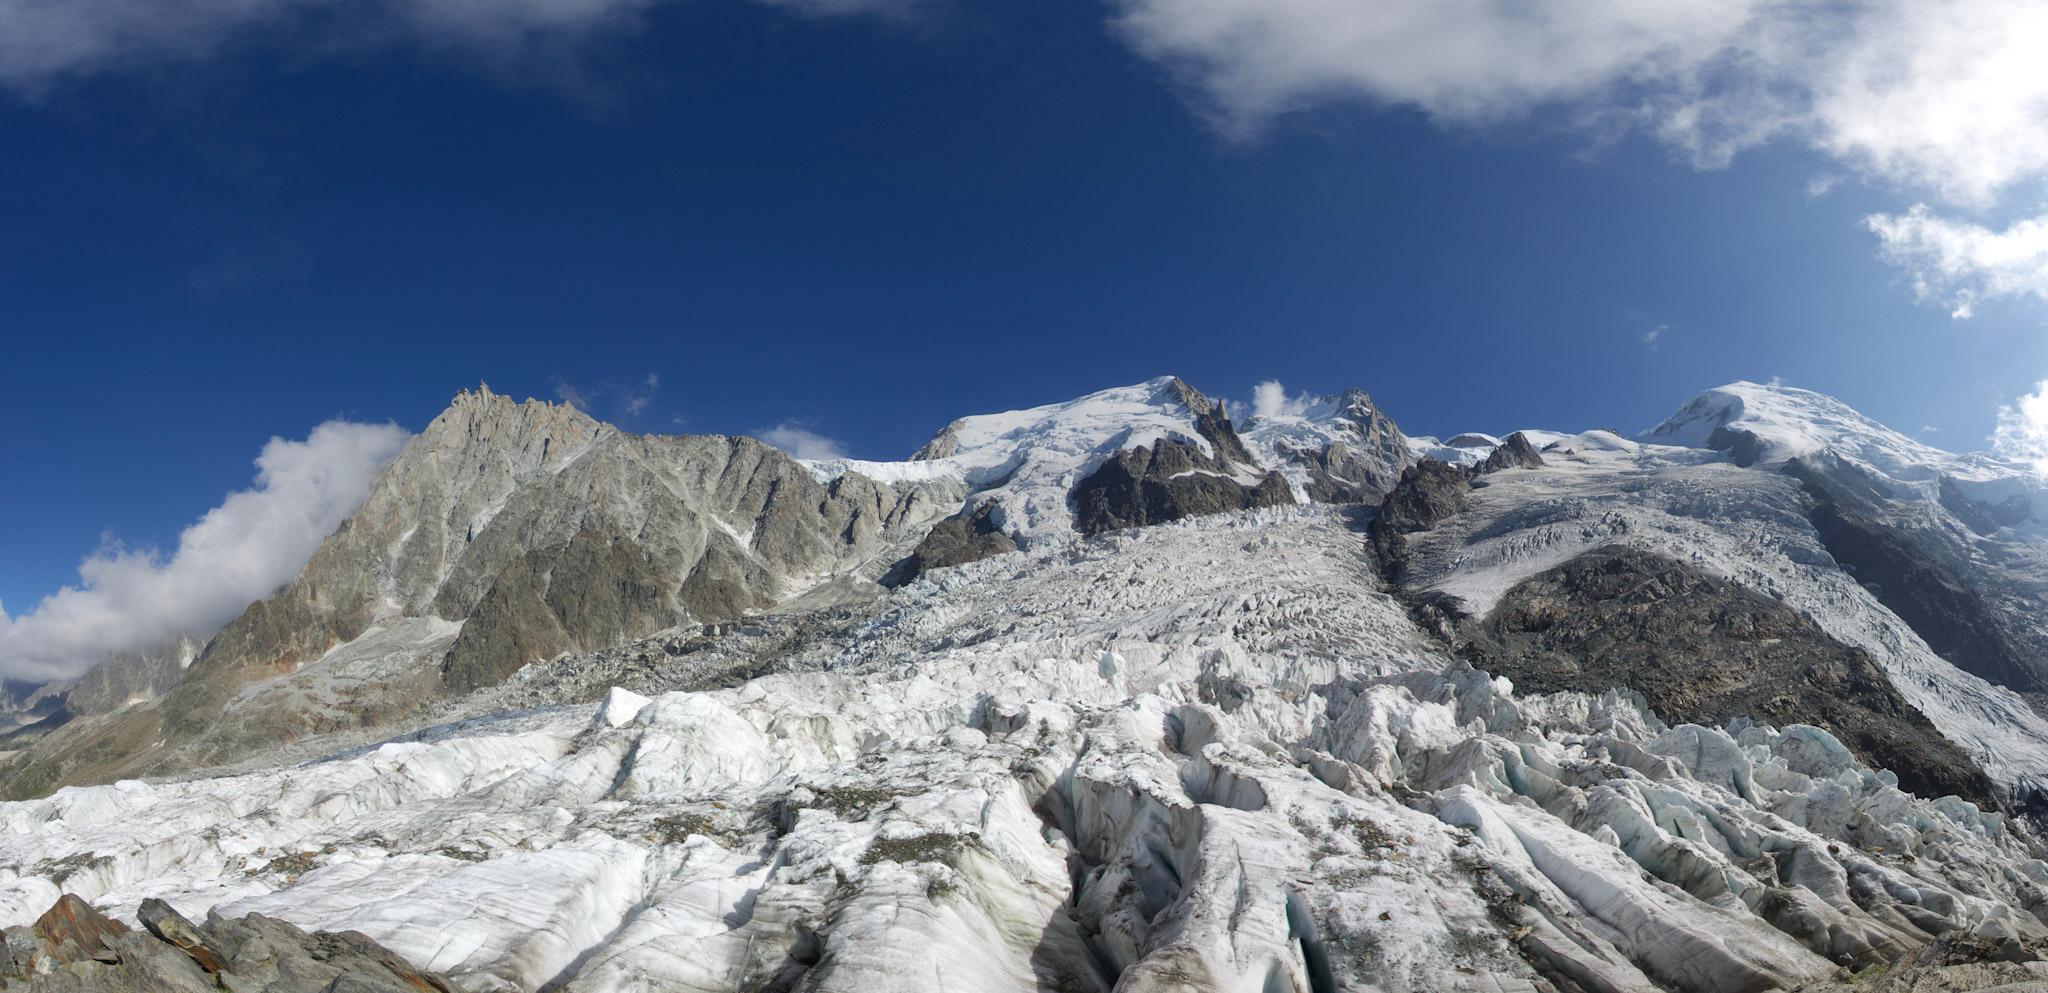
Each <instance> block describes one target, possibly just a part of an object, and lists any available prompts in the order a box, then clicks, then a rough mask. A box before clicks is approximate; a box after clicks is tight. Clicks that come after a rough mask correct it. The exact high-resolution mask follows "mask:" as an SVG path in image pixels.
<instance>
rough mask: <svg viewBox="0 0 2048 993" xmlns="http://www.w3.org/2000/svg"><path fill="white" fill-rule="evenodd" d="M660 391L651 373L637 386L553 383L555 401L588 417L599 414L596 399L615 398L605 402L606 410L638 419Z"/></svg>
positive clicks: (658, 383) (658, 376)
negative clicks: (588, 415)
mask: <svg viewBox="0 0 2048 993" xmlns="http://www.w3.org/2000/svg"><path fill="white" fill-rule="evenodd" d="M660 392H661V376H660V375H659V374H656V373H651V372H650V373H648V374H647V376H646V378H644V379H642V380H641V381H640V382H638V383H630V384H623V385H622V384H619V383H600V384H598V385H596V386H577V385H576V384H574V383H571V382H568V381H566V380H562V381H558V382H556V383H555V399H557V400H560V401H561V402H563V403H566V404H568V405H569V406H571V407H574V408H576V409H577V410H580V411H582V412H584V413H586V414H592V415H596V414H598V413H599V411H598V408H597V404H598V401H599V400H602V399H605V398H607V397H616V398H617V400H616V401H607V402H606V403H605V407H606V408H607V409H609V410H614V411H617V412H621V413H623V414H624V415H625V416H627V417H639V416H640V415H641V414H644V413H646V412H647V408H648V407H650V406H652V405H653V404H654V398H655V395H656V394H658V393H660Z"/></svg>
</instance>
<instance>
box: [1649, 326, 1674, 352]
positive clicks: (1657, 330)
mask: <svg viewBox="0 0 2048 993" xmlns="http://www.w3.org/2000/svg"><path fill="white" fill-rule="evenodd" d="M1669 330H1671V325H1669V324H1659V325H1657V326H1656V327H1654V328H1651V329H1650V330H1648V331H1645V332H1643V345H1644V346H1645V347H1647V348H1649V350H1650V351H1653V352H1654V351H1656V350H1657V343H1658V342H1660V341H1663V340H1664V332H1666V331H1669Z"/></svg>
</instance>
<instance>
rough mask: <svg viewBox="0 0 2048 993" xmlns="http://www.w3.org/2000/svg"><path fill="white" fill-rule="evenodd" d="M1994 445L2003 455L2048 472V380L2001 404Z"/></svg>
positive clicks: (1993, 435)
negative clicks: (2004, 404) (2003, 404)
mask: <svg viewBox="0 0 2048 993" xmlns="http://www.w3.org/2000/svg"><path fill="white" fill-rule="evenodd" d="M1991 447H1992V450H1993V451H1995V452H1997V453H1998V454H1999V456H2000V457H2001V458H2007V459H2012V460H2013V461H2015V462H2025V463H2027V464H2029V465H2031V466H2033V467H2034V471H2036V472H2039V473H2041V474H2043V475H2048V380H2043V381H2041V382H2040V383H2037V384H2035V385H2034V392H2032V393H2029V394H2026V395H2025V396H2022V397H2020V398H2019V399H2018V400H2017V401H2015V402H2013V403H2011V404H2008V405H2006V406H2003V407H2000V408H1998V430H1997V431H1996V432H1994V433H1993V434H1992V435H1991Z"/></svg>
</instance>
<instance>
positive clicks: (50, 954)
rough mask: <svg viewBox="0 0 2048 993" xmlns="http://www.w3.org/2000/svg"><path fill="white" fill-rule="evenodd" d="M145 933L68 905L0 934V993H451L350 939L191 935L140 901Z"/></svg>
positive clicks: (218, 926) (210, 928)
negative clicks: (1, 944)
mask: <svg viewBox="0 0 2048 993" xmlns="http://www.w3.org/2000/svg"><path fill="white" fill-rule="evenodd" d="M140 916H141V919H142V923H143V926H144V927H145V928H146V930H145V931H141V932H137V931H133V930H130V929H129V928H127V927H126V926H124V925H122V924H121V923H120V922H119V921H115V920H111V919H109V918H107V917H105V916H104V915H102V914H100V913H99V912H98V911H96V910H94V909H93V908H92V907H91V905H89V904H87V903H86V902H85V901H83V900H80V899H79V898H78V897H76V896H70V895H66V896H64V897H63V898H61V899H59V900H58V901H57V904H56V905H55V906H53V907H51V908H50V911H49V912H48V913H46V914H44V915H43V916H42V917H41V918H40V919H38V920H37V921H36V922H35V923H34V924H31V925H27V926H24V927H14V928H8V929H7V930H6V932H5V935H6V941H5V947H6V949H7V960H6V961H4V962H0V989H6V990H22V991H25V993H139V991H145V990H147V991H151V993H159V991H160V993H201V991H211V990H216V989H229V990H261V991H263V993H453V988H452V987H451V986H449V984H448V981H447V980H445V979H443V978H441V977H440V976H436V975H434V974H432V973H426V972H421V971H419V970H417V969H414V968H413V967H412V966H410V965H408V964H406V963H405V962H404V961H403V960H402V959H400V958H399V957H398V956H396V955H394V954H392V953H391V952H390V951H389V950H387V949H385V948H384V947H383V946H381V945H379V944H377V943H376V942H375V941H372V940H370V939H369V938H368V937H366V936H364V935H362V934H358V933H356V932H353V931H347V932H341V933H338V934H337V933H330V932H326V931H320V932H315V933H313V934H307V933H306V932H304V931H302V930H300V929H298V928H296V927H294V926H292V925H291V924H288V923H286V922H284V921H280V920H277V919H275V918H270V917H264V916H262V915H260V914H250V915H248V916H246V917H243V918H241V919H239V920H228V919H226V918H222V917H218V916H209V917H208V918H207V920H206V923H205V924H204V925H203V926H201V925H194V924H193V923H192V922H191V921H188V920H186V919H185V918H184V917H183V916H180V915H179V914H178V912H177V911H175V910H173V909H171V907H170V905H168V904H166V903H164V902H163V901H161V900H145V901H143V904H142V911H141V914H140Z"/></svg>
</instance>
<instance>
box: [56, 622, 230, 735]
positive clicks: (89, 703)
mask: <svg viewBox="0 0 2048 993" xmlns="http://www.w3.org/2000/svg"><path fill="white" fill-rule="evenodd" d="M205 647H206V639H205V638H203V637H201V636H199V635H196V634H181V635H177V636H175V637H172V638H170V639H168V640H166V641H165V642H164V643H162V644H160V645H156V646H154V647H152V648H147V649H144V650H142V651H136V652H116V653H115V654H113V655H111V656H108V657H107V660H106V661H104V662H101V663H100V664H99V665H96V666H94V667H93V668H92V669H91V670H90V671H88V672H86V674H85V675H83V676H80V677H79V678H78V682H77V683H76V684H74V685H73V686H72V687H71V689H70V691H69V692H67V693H65V694H64V709H65V710H68V711H70V712H71V713H72V714H73V715H75V716H81V717H90V716H94V715H98V714H111V713H113V712H114V711H116V710H119V709H121V708H122V707H126V706H128V705H130V704H134V703H139V702H141V701H144V700H152V699H155V698H157V697H159V696H162V695H163V694H164V693H165V692H166V691H168V690H169V689H170V688H171V687H172V686H173V685H175V684H176V683H177V681H178V677H180V676H182V675H184V674H185V667H186V666H189V665H191V664H192V661H193V660H194V659H196V658H198V657H199V653H200V652H201V650H203V649H204V648H205Z"/></svg>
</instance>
